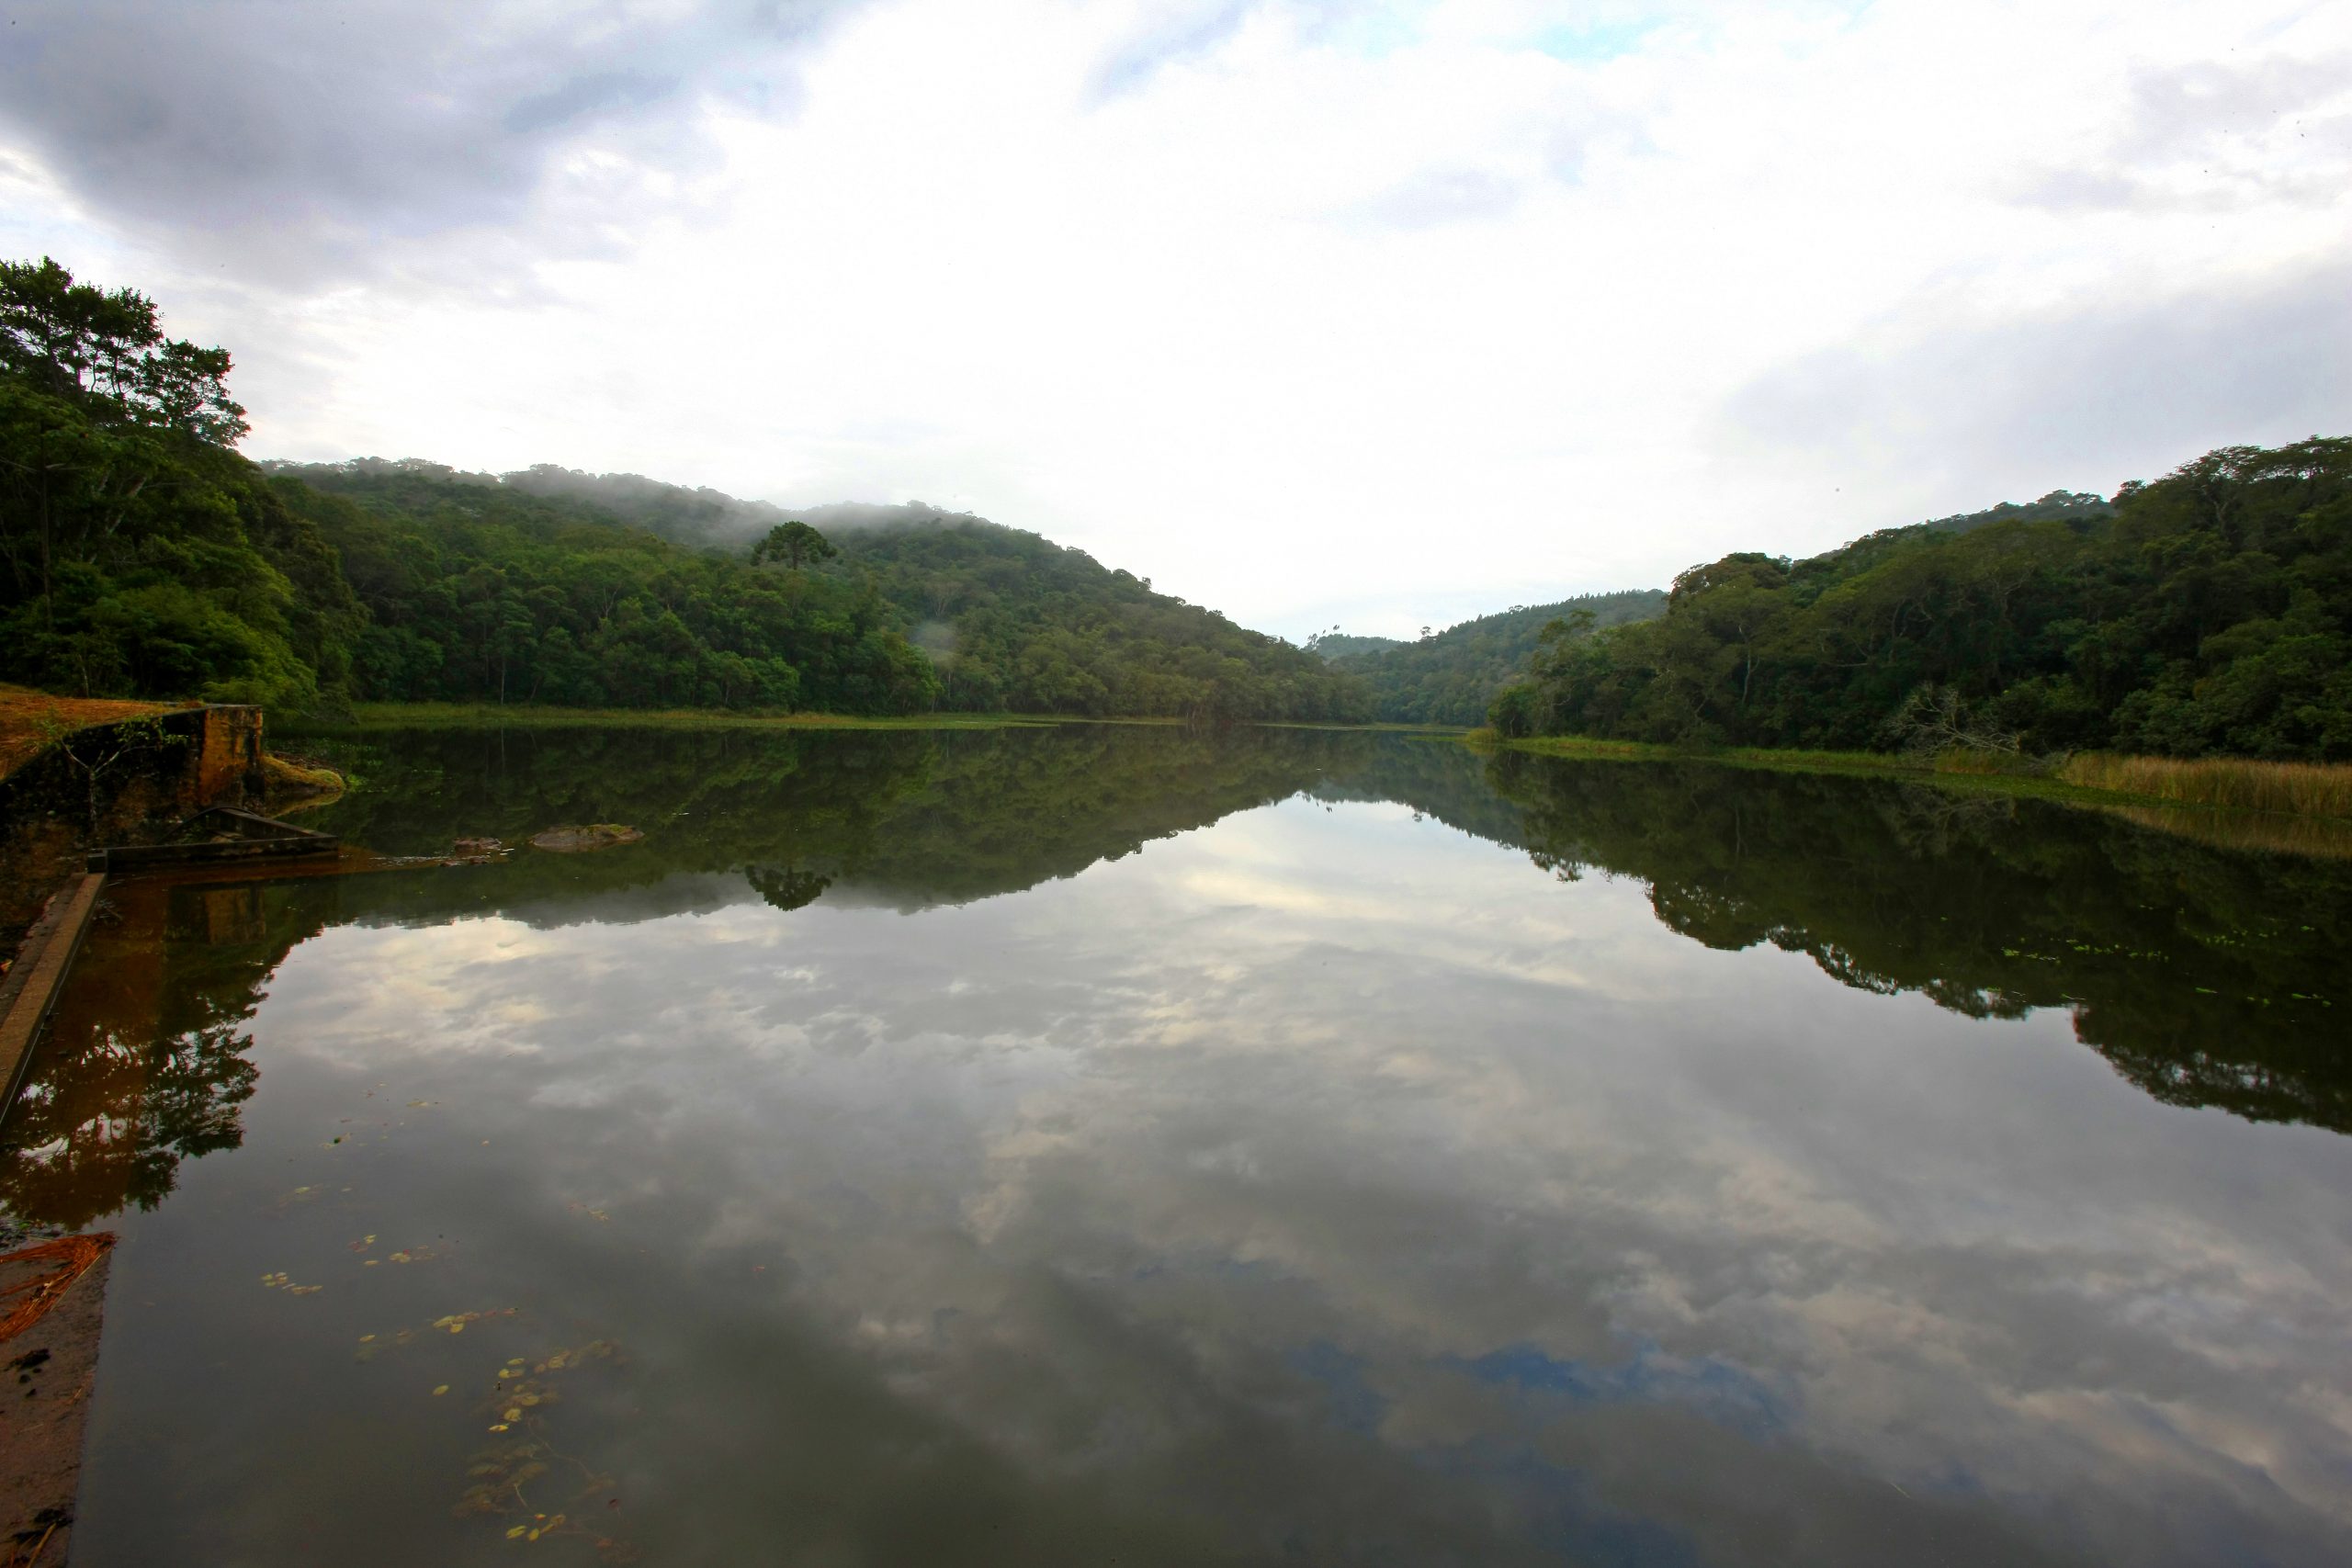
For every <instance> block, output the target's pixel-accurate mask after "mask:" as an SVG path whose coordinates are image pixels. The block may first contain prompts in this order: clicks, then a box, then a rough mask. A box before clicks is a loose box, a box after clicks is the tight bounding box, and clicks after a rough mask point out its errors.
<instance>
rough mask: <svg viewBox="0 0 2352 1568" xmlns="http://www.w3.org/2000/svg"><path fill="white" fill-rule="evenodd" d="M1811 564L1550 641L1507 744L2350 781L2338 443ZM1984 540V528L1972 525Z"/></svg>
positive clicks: (2349, 670) (2344, 502)
mask: <svg viewBox="0 0 2352 1568" xmlns="http://www.w3.org/2000/svg"><path fill="white" fill-rule="evenodd" d="M2059 499H2060V500H2061V501H2063V502H2064V504H2058V505H2049V504H2048V503H2046V502H2045V503H2037V505H2038V506H2045V507H2046V510H2045V511H2043V512H2041V513H2039V514H2030V513H2031V509H2023V508H2021V509H2018V512H2019V513H2020V514H2018V515H2011V516H2006V517H2003V516H1995V517H1992V518H1989V519H1984V520H1982V521H1979V522H1976V523H1975V524H1974V525H1973V526H1970V527H1967V528H1965V529H1963V530H1958V531H1955V530H1954V529H1952V528H1950V527H1946V526H1939V525H1922V526H1918V527H1915V528H1910V529H1893V530H1887V531H1885V532H1883V533H1879V534H1873V535H1871V536H1868V537H1866V538H1863V539H1859V540H1856V541H1855V542H1854V543H1853V544H1851V545H1849V546H1847V547H1844V548H1842V549H1838V550H1833V551H1831V552H1829V553H1827V554H1826V555H1821V556H1816V557H1814V558H1811V559H1807V560H1790V559H1788V558H1784V557H1775V556H1769V555H1763V554H1758V553H1752V552H1749V553H1741V554H1736V555H1731V556H1726V557H1724V558H1723V559H1721V560H1719V561H1715V562H1713V563H1712V564H1710V565H1707V566H1702V567H1695V568H1693V569H1691V570H1690V571H1687V572H1685V573H1683V574H1682V576H1680V577H1679V578H1678V579H1676V580H1675V584H1674V591H1673V592H1672V594H1671V596H1670V597H1669V599H1668V604H1667V608H1666V613H1665V614H1664V615H1661V616H1659V617H1657V618H1656V619H1654V620H1650V621H1646V622H1644V623H1641V624H1639V625H1632V626H1620V627H1617V628H1615V629H1614V630H1610V631H1604V632H1601V633H1600V634H1599V635H1596V636H1592V637H1575V638H1569V639H1566V640H1564V641H1561V642H1558V643H1556V644H1555V645H1553V646H1551V647H1549V648H1547V649H1544V650H1542V651H1540V652H1539V654H1538V655H1537V657H1536V659H1535V660H1534V661H1533V663H1532V673H1531V676H1530V678H1529V679H1528V680H1527V681H1525V682H1522V683H1521V684H1519V685H1516V686H1514V687H1513V688H1512V689H1511V690H1510V691H1509V692H1507V693H1506V694H1504V696H1503V697H1502V698H1500V699H1498V703H1497V705H1496V706H1495V708H1494V710H1493V715H1494V719H1495V722H1496V724H1497V726H1498V728H1502V729H1504V730H1505V731H1506V732H1508V733H1514V734H1528V733H1540V734H1554V733H1561V734H1575V735H1590V736H1606V737H1621V738H1625V739H1642V740H1656V741H1668V742H1697V743H1702V744H1712V743H1724V744H1736V745H1751V746H1799V747H1834V748H1876V749H1894V748H1900V747H1905V746H1917V747H1922V748H1928V749H1941V748H1946V747H1950V746H1954V745H1958V746H1964V747H1969V748H1973V749H1975V750H1984V751H1988V752H2019V751H2022V752H2031V753H2047V752H2053V751H2061V750H2077V749H2111V750H2127V751H2141V752H2150V753H2155V754H2160V755H2165V756H2199V755H2205V754H2209V753H2222V754H2233V755H2241V756H2255V757H2272V758H2280V759H2301V760H2308V761H2330V760H2336V759H2341V758H2346V757H2352V438H2343V437H2338V438H2335V439H2323V438H2321V437H2317V436H2314V437H2312V439H2310V440H2308V441H2301V442H2297V443H2295V444H2294V445H2292V446H2284V447H2279V448H2277V449H2274V450H2265V449H2263V448H2260V447H2254V446H2228V447H2222V448H2221V449H2220V450H2218V451H2214V452H2210V453H2208V454H2206V455H2205V456H2204V457H2199V458H2197V459H2196V460H2194V461H2193V462H2189V463H2187V464H2184V465H2183V466H2182V467H2180V468H2177V469H2175V470H2174V471H2173V472H2172V473H2170V474H2167V475H2165V477H2164V478H2162V479H2156V480H2154V481H2153V482H2150V483H2140V482H2136V481H2135V482H2133V483H2131V484H2127V485H2125V486H2124V487H2123V488H2122V489H2121V490H2120V491H2118V492H2117V494H2116V495H2115V497H2114V498H2113V500H2112V502H2103V503H2098V504H2091V503H2090V498H2079V497H2062V498H2059ZM1978 516H1979V517H1982V514H1978Z"/></svg>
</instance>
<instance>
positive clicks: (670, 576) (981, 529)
mask: <svg viewBox="0 0 2352 1568" xmlns="http://www.w3.org/2000/svg"><path fill="white" fill-rule="evenodd" d="M274 468H275V469H276V471H277V474H278V476H279V478H280V479H281V480H282V481H294V482H296V483H297V484H298V485H299V489H288V491H287V492H286V493H287V494H288V496H289V497H290V498H294V501H295V504H296V505H297V508H298V510H300V511H301V512H302V513H303V514H304V515H306V516H308V517H310V518H311V520H312V521H314V522H315V523H316V524H317V525H319V527H320V528H321V530H322V533H323V534H324V536H326V537H327V538H328V539H329V540H331V541H333V542H334V545H335V546H336V547H337V548H339V549H341V550H342V551H343V553H344V557H345V562H346V567H347V570H349V572H350V575H351V580H352V582H353V584H354V586H355V587H356V589H357V590H358V592H359V596H360V599H361V600H362V602H363V603H364V604H366V605H367V607H368V611H369V612H370V615H371V617H372V622H371V624H370V625H369V626H368V627H367V629H366V630H365V631H364V632H363V633H362V635H361V647H360V649H359V651H358V653H357V654H356V658H355V661H354V677H353V680H354V691H355V694H356V695H357V696H358V697H360V698H362V699H367V698H371V697H393V696H405V697H411V698H420V697H421V698H446V699H449V700H463V701H489V702H500V701H503V702H543V703H544V702H553V703H558V704H581V705H596V704H600V703H613V704H617V705H687V704H697V703H699V704H716V705H790V704H793V703H797V704H799V705H807V706H813V707H821V708H831V709H842V710H844V711H850V712H889V713H900V712H912V711H919V710H921V709H922V708H926V707H933V706H936V707H944V708H947V709H951V710H954V711H958V712H978V713H986V712H999V711H1013V712H1021V713H1057V714H1070V715H1087V716H1170V717H1187V718H1203V719H1241V718H1272V719H1346V718H1353V717H1358V716H1363V714H1364V713H1365V712H1366V707H1365V705H1364V703H1363V699H1362V696H1361V687H1360V686H1359V684H1358V683H1357V682H1354V681H1352V680H1351V679H1350V678H1348V677H1347V676H1345V675H1343V674H1340V673H1337V672H1335V671H1332V670H1330V669H1329V667H1328V666H1326V665H1325V664H1324V663H1323V662H1322V661H1321V660H1317V659H1316V658H1315V657H1314V656H1313V655H1311V654H1308V653H1306V652H1303V651H1302V650H1300V649H1295V648H1293V647H1291V646H1290V645H1289V644H1287V643H1284V642H1282V641H1280V640H1278V639H1276V638H1273V637H1267V636H1265V635H1263V634H1261V633H1258V632H1253V631H1249V630H1246V629H1244V628H1243V627H1240V626H1236V625H1234V624H1233V623H1232V622H1231V621H1228V620H1227V619H1226V618H1225V617H1224V616H1222V615H1217V614H1216V613H1215V612H1214V611H1210V610H1206V609H1204V608H1201V607H1200V606H1197V605H1193V604H1186V603H1184V602H1183V601H1182V600H1181V599H1175V598H1171V597H1170V596H1169V595H1166V594H1162V593H1157V592H1153V591H1152V590H1151V587H1150V585H1149V584H1148V583H1147V582H1145V581H1142V580H1140V579H1138V578H1136V577H1135V576H1133V575H1132V574H1130V573H1128V572H1125V571H1117V570H1110V569H1107V568H1105V567H1103V565H1101V564H1100V563H1099V562H1097V561H1096V560H1095V559H1094V558H1092V557H1091V556H1089V555H1087V554H1086V553H1085V552H1083V551H1081V550H1076V549H1071V548H1068V547H1062V546H1058V545H1056V544H1054V543H1052V542H1051V541H1049V540H1046V539H1044V538H1041V537H1040V536H1037V535H1035V534H1030V533H1024V532H1023V531H1021V530H1018V529H1013V528H1007V527H1002V526H1000V525H996V524H992V523H988V522H985V521H982V520H981V519H978V518H974V517H967V516H962V515H955V514H947V513H939V512H938V511H936V510H935V509H933V508H929V507H924V506H922V505H920V504H916V505H910V506H856V505H839V506H822V507H815V508H810V509H808V510H806V511H796V512H794V513H792V514H791V517H792V520H793V524H803V525H805V520H820V521H822V522H823V523H825V524H827V525H829V526H828V527H826V528H823V529H819V530H816V531H814V532H812V533H808V534H806V535H805V537H806V538H807V539H808V540H809V543H808V544H807V545H806V546H804V548H805V549H806V550H807V552H808V553H807V556H806V558H805V559H799V560H793V561H790V562H789V563H786V561H784V560H782V559H781V558H779V559H775V560H769V561H766V562H761V561H756V560H754V559H753V558H752V554H753V552H752V541H751V540H749V539H744V538H743V537H742V536H743V534H744V529H745V523H744V520H745V519H747V518H748V519H750V520H751V521H752V523H754V524H765V523H768V519H769V517H770V515H771V514H773V515H774V516H775V517H776V518H783V517H784V516H785V513H783V512H782V511H780V510H778V509H775V508H772V507H766V506H765V505H764V503H760V502H740V501H737V500H735V499H734V498H733V497H731V496H725V495H721V494H719V493H718V492H717V491H687V490H684V489H682V488H680V487H677V486H670V485H662V484H659V483H658V482H656V481H650V480H644V479H637V478H636V477H634V476H624V477H618V478H617V479H616V477H611V476H607V477H603V478H593V479H592V478H590V477H589V476H584V475H567V474H566V471H565V470H562V469H551V468H535V469H528V470H525V471H524V472H522V473H520V474H515V475H506V476H495V475H489V474H468V473H461V472H458V471H457V470H455V469H451V468H443V467H441V466H439V465H435V464H431V463H424V462H417V461H403V462H385V461H382V460H379V459H362V460H358V461H355V462H349V463H338V464H314V465H307V466H295V465H282V464H281V465H274ZM575 481H577V482H575ZM304 494H307V495H308V496H310V497H311V498H312V499H310V500H303V499H301V497H302V495H304ZM616 498H617V501H616ZM607 501H616V505H617V508H618V509H619V510H620V511H621V512H623V513H625V514H626V520H625V517H624V516H622V515H616V511H615V508H611V507H607V506H606V505H605V502H607ZM632 523H641V524H643V525H644V526H642V527H637V526H631V525H630V524H632ZM769 526H770V527H776V526H784V527H786V528H787V529H788V528H790V527H791V526H792V525H791V524H786V525H776V524H770V525H769ZM662 535H670V536H673V537H675V538H683V539H685V540H690V541H693V542H695V543H697V544H702V545H706V546H707V547H704V548H689V547H685V546H684V545H682V544H680V543H675V542H673V538H665V537H662ZM714 540H720V541H736V542H731V543H722V544H712V543H711V541H714ZM607 599H610V601H611V603H610V605H609V607H607V605H606V603H605V601H606V600H607ZM632 606H634V607H632ZM502 628H503V629H502ZM910 637H911V639H912V643H913V644H914V645H915V647H916V648H919V649H920V650H921V651H920V652H917V651H915V650H914V649H913V648H910V645H909V639H910ZM836 644H838V645H839V646H836ZM786 666H788V667H789V670H790V671H791V673H789V674H787V673H786V668H785V667H786Z"/></svg>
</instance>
